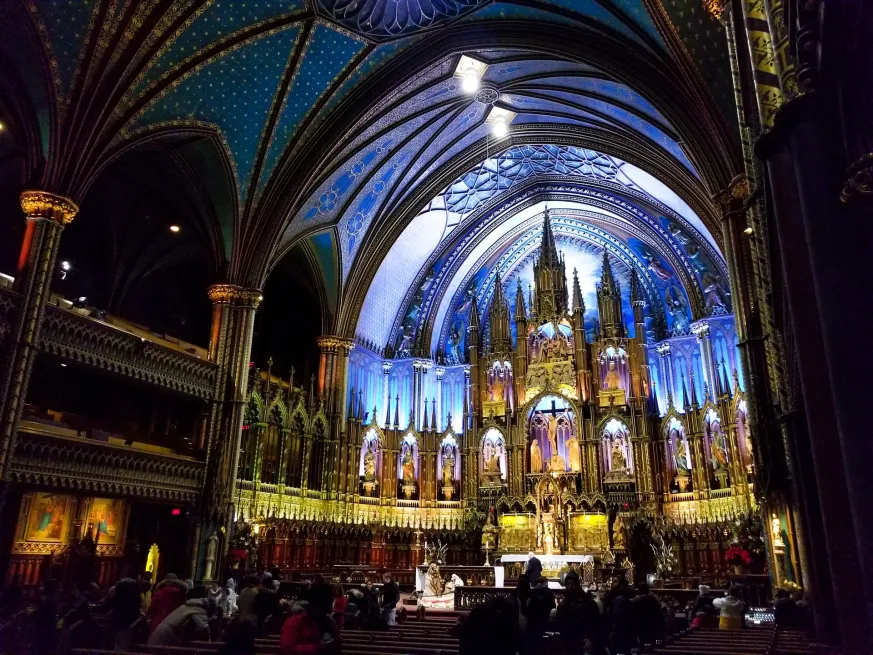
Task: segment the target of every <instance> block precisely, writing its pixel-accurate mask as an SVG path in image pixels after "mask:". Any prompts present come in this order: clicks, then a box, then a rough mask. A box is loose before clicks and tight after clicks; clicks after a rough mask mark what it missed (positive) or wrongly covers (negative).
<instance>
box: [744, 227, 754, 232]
mask: <svg viewBox="0 0 873 655" xmlns="http://www.w3.org/2000/svg"><path fill="white" fill-rule="evenodd" d="M754 231H755V230H753V229H752V228H750V227H747V228H746V229H745V230H743V234H751V233H752V232H754Z"/></svg>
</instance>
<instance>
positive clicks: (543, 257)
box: [540, 205, 561, 268]
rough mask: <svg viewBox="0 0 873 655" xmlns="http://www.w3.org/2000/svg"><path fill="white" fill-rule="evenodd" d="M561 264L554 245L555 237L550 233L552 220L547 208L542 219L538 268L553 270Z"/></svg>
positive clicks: (547, 207)
mask: <svg viewBox="0 0 873 655" xmlns="http://www.w3.org/2000/svg"><path fill="white" fill-rule="evenodd" d="M560 264H561V261H560V259H559V258H558V247H557V246H556V245H555V235H554V233H553V232H552V219H551V218H550V217H549V206H548V205H546V211H545V212H544V218H543V243H542V246H541V247H540V266H548V267H550V268H554V267H556V266H559V265H560Z"/></svg>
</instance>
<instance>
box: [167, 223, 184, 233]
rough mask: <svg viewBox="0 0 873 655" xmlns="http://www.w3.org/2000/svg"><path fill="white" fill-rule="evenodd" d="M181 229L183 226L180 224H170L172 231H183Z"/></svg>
mask: <svg viewBox="0 0 873 655" xmlns="http://www.w3.org/2000/svg"><path fill="white" fill-rule="evenodd" d="M181 231H182V228H181V227H179V226H178V225H171V226H170V232H173V233H176V232H181Z"/></svg>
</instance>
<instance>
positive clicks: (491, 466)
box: [485, 449, 500, 475]
mask: <svg viewBox="0 0 873 655" xmlns="http://www.w3.org/2000/svg"><path fill="white" fill-rule="evenodd" d="M485 472H486V473H491V474H497V475H500V458H499V457H498V456H497V450H496V449H494V450H492V451H491V457H489V458H488V461H487V462H485Z"/></svg>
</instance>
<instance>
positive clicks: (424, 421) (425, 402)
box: [421, 398, 430, 432]
mask: <svg viewBox="0 0 873 655" xmlns="http://www.w3.org/2000/svg"><path fill="white" fill-rule="evenodd" d="M427 406H428V399H427V398H425V399H424V417H423V419H424V420H423V424H422V426H421V427H422V429H423V431H424V432H427V431H428V430H429V429H430V426H429V425H428V424H427Z"/></svg>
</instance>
